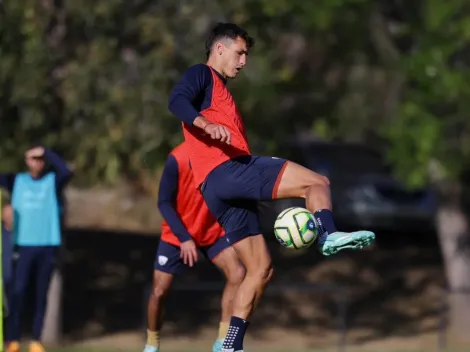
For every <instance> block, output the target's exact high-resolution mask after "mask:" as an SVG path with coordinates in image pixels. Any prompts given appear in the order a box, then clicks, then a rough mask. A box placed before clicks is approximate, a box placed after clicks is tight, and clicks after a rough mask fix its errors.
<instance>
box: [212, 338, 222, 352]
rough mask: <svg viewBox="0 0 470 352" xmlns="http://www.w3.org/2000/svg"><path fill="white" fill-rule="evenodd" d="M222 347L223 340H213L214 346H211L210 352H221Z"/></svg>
mask: <svg viewBox="0 0 470 352" xmlns="http://www.w3.org/2000/svg"><path fill="white" fill-rule="evenodd" d="M223 345H224V340H223V339H222V340H215V342H214V345H213V346H212V352H222V346H223Z"/></svg>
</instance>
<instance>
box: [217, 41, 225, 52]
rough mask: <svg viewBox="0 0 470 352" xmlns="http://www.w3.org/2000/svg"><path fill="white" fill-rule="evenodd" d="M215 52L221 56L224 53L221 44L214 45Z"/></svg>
mask: <svg viewBox="0 0 470 352" xmlns="http://www.w3.org/2000/svg"><path fill="white" fill-rule="evenodd" d="M215 51H216V52H217V55H222V52H223V51H224V44H223V43H222V42H217V43H215Z"/></svg>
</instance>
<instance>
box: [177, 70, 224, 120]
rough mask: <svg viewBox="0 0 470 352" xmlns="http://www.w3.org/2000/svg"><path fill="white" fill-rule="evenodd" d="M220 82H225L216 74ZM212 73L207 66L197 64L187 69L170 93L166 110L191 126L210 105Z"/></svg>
mask: <svg viewBox="0 0 470 352" xmlns="http://www.w3.org/2000/svg"><path fill="white" fill-rule="evenodd" d="M217 75H218V76H219V77H220V79H221V80H222V82H224V83H227V80H226V79H225V78H224V77H223V76H222V75H220V74H219V73H218V72H217ZM212 84H213V82H212V73H211V69H210V68H209V66H207V65H204V64H197V65H194V66H191V67H190V68H188V70H187V71H186V72H185V73H184V75H183V77H182V78H181V80H180V81H179V82H178V83H177V84H176V85H175V87H174V88H173V91H172V92H171V96H170V101H169V104H168V108H169V109H170V111H171V112H172V113H173V114H174V115H175V116H176V117H178V118H179V119H180V120H181V121H183V122H185V123H187V124H189V125H192V124H193V122H194V119H196V117H198V116H200V115H201V114H200V112H201V111H203V110H205V109H207V108H208V107H209V106H211V103H212Z"/></svg>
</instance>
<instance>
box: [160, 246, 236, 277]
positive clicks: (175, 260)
mask: <svg viewBox="0 0 470 352" xmlns="http://www.w3.org/2000/svg"><path fill="white" fill-rule="evenodd" d="M228 247H230V243H229V242H228V241H227V240H226V239H225V237H220V238H219V239H218V240H217V241H216V242H215V243H214V244H212V245H210V246H205V247H200V248H199V250H200V251H201V252H202V254H203V255H204V257H206V259H208V260H210V261H211V262H212V261H213V260H214V259H215V257H217V256H218V255H219V254H220V253H221V252H222V251H224V250H225V249H227V248H228ZM186 268H187V265H185V264H184V261H183V259H182V258H181V249H180V247H177V246H175V245H172V244H170V243H167V242H165V241H160V244H159V245H158V249H157V254H156V255H155V262H154V270H158V271H161V272H164V273H167V274H171V275H180V274H182V273H183V271H184V269H186Z"/></svg>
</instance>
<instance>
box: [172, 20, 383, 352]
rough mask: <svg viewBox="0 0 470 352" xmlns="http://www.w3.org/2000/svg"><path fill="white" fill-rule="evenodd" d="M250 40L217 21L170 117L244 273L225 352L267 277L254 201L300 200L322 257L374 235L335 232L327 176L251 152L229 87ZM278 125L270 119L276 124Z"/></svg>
mask: <svg viewBox="0 0 470 352" xmlns="http://www.w3.org/2000/svg"><path fill="white" fill-rule="evenodd" d="M253 44H254V40H253V38H251V37H250V36H249V35H248V33H247V32H246V31H245V30H244V29H242V28H240V27H239V26H237V25H236V24H232V23H219V24H217V25H216V26H215V27H214V28H213V29H212V31H211V33H210V35H209V37H208V39H207V42H206V54H207V63H206V64H205V65H204V64H198V65H195V66H192V67H190V68H189V69H188V70H187V71H186V72H185V73H184V75H183V77H182V78H181V80H180V81H179V82H178V83H177V84H176V86H175V87H174V88H173V91H172V93H171V97H170V101H169V109H170V111H171V112H172V113H173V114H174V115H176V116H177V117H178V118H179V119H180V120H181V121H182V122H183V132H184V136H185V140H186V142H187V143H188V144H189V146H190V150H191V154H190V160H191V165H192V167H193V174H194V181H195V184H196V187H199V188H200V190H201V192H202V194H203V196H204V199H205V200H206V203H207V206H208V207H209V209H210V210H211V212H212V213H213V214H214V216H215V217H216V218H217V220H218V221H219V222H220V224H221V225H222V227H223V228H224V230H225V233H226V238H227V241H229V242H230V243H231V244H232V245H233V247H234V249H235V251H236V252H237V254H238V256H239V258H240V259H241V261H242V262H243V264H244V266H245V268H246V276H245V279H244V280H243V282H242V284H241V285H240V288H239V290H238V292H237V296H236V298H235V303H234V313H233V316H232V318H231V321H230V327H229V331H228V335H227V338H226V339H225V341H224V345H223V351H227V352H230V351H232V352H233V351H235V352H237V351H243V337H244V335H245V331H246V328H247V325H248V320H249V319H250V316H251V315H252V313H253V311H254V309H255V307H256V306H257V304H258V302H259V300H260V297H261V294H262V293H263V291H264V288H265V286H266V284H267V283H268V281H269V280H270V278H271V276H272V271H273V269H272V266H271V257H270V254H269V252H268V249H267V247H266V243H265V240H264V238H263V236H261V235H260V234H259V232H260V231H259V228H258V220H257V212H256V202H257V201H260V200H272V199H282V198H305V199H306V207H307V208H308V209H309V210H310V211H311V212H312V214H313V215H314V217H315V219H316V221H317V224H318V226H319V229H320V236H319V240H318V246H319V249H320V251H321V252H322V253H323V254H324V255H332V254H335V253H337V252H338V251H340V250H342V249H344V248H352V249H360V248H363V247H366V246H368V245H370V244H371V243H372V242H373V241H374V239H375V234H374V233H372V232H369V231H357V232H352V233H346V232H340V231H338V230H337V229H336V226H335V224H334V221H333V216H332V210H331V196H330V185H329V181H328V179H327V178H326V177H324V176H322V175H319V174H317V173H315V172H313V171H311V170H309V169H307V168H305V167H303V166H301V165H298V164H296V163H294V162H291V161H287V160H283V159H279V158H274V157H263V156H255V155H252V154H251V153H250V148H249V146H248V141H247V137H246V133H245V126H244V122H243V120H242V117H241V115H240V112H239V110H238V109H237V106H236V105H235V102H234V99H233V97H232V95H231V94H230V92H229V90H228V89H227V87H226V82H227V80H228V79H233V78H235V77H237V75H238V74H239V73H240V71H241V70H242V69H243V68H244V67H245V65H246V63H247V57H248V53H249V50H250V48H251V47H252V46H253ZM273 123H275V121H273Z"/></svg>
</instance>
